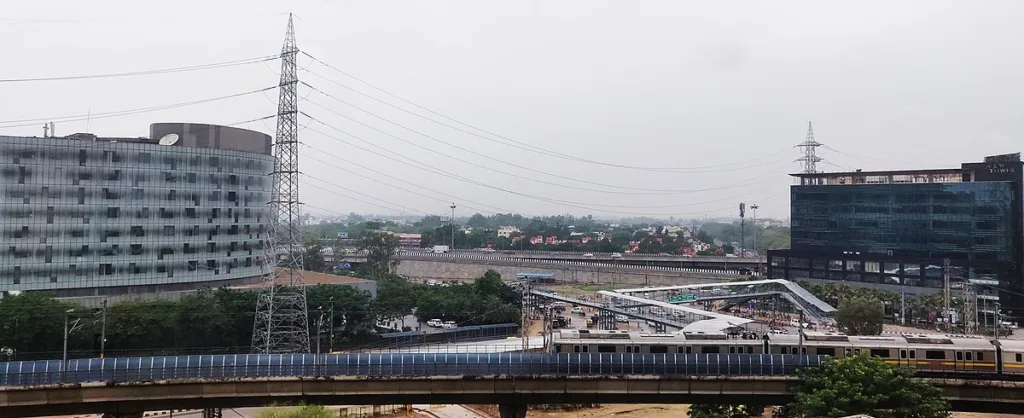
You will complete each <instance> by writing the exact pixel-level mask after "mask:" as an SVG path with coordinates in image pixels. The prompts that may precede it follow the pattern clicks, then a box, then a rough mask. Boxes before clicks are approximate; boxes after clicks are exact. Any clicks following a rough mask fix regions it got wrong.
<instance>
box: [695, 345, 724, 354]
mask: <svg viewBox="0 0 1024 418" xmlns="http://www.w3.org/2000/svg"><path fill="white" fill-rule="evenodd" d="M721 348H722V347H719V346H717V345H705V346H703V347H701V348H700V352H701V353H703V354H718V353H721V352H722V350H721Z"/></svg>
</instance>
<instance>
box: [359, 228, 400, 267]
mask: <svg viewBox="0 0 1024 418" xmlns="http://www.w3.org/2000/svg"><path fill="white" fill-rule="evenodd" d="M359 248H360V249H361V250H366V264H364V266H363V267H364V269H365V271H366V273H367V274H368V275H369V276H370V277H373V278H375V279H378V278H383V277H388V276H390V275H391V273H392V272H394V271H395V269H396V268H398V257H397V256H396V255H397V253H398V237H397V236H395V235H394V234H391V233H387V232H380V231H366V233H365V234H363V239H362V241H361V242H360V244H359Z"/></svg>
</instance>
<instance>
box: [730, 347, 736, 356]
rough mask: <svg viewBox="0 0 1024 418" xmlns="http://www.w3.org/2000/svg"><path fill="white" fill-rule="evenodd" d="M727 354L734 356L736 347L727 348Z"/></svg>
mask: <svg viewBox="0 0 1024 418" xmlns="http://www.w3.org/2000/svg"><path fill="white" fill-rule="evenodd" d="M729 354H736V347H735V346H731V345H730V346H729Z"/></svg>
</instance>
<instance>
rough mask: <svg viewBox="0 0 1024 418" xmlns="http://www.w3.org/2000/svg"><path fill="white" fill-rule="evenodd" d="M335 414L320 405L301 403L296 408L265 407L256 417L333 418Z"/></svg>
mask: <svg viewBox="0 0 1024 418" xmlns="http://www.w3.org/2000/svg"><path fill="white" fill-rule="evenodd" d="M334 416H335V414H334V413H333V412H331V411H328V410H327V409H326V408H324V407H323V406H320V405H303V406H300V407H298V408H267V409H264V410H263V411H260V413H259V415H256V418H334Z"/></svg>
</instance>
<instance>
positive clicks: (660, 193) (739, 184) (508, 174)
mask: <svg viewBox="0 0 1024 418" xmlns="http://www.w3.org/2000/svg"><path fill="white" fill-rule="evenodd" d="M309 103H311V104H314V105H317V106H319V107H321V108H324V109H326V110H328V111H331V110H330V109H329V108H326V107H323V106H321V105H319V104H317V103H316V102H313V101H309ZM331 112H333V111H331ZM300 113H301V114H302V115H304V116H306V117H308V118H310V119H312V120H313V121H315V122H317V123H319V124H321V125H323V126H325V127H327V128H330V129H332V130H335V131H337V132H340V133H342V134H344V135H346V136H349V137H352V138H355V139H358V140H360V141H363V142H365V143H367V144H369V145H370V146H373V147H374V148H378V149H381V150H384V151H386V152H388V153H391V154H394V155H397V156H399V157H402V158H405V159H408V160H411V161H415V160H412V159H410V158H408V157H406V156H404V155H401V154H399V153H396V152H394V151H391V150H388V149H387V148H384V147H382V146H380V145H377V144H375V143H373V142H371V141H367V140H365V139H363V138H360V137H358V136H355V135H353V134H351V133H348V132H347V131H344V130H341V129H338V128H336V127H334V126H332V125H331V124H328V123H326V122H324V121H323V120H320V119H318V118H316V117H313V116H310V115H309V114H308V113H305V112H300ZM375 130H376V129H375ZM378 131H379V130H378ZM379 132H382V133H384V134H386V135H388V136H391V137H394V138H396V139H398V140H400V141H402V142H404V143H408V144H410V145H413V146H415V147H417V148H421V149H424V150H427V151H429V152H431V153H434V154H438V155H441V156H444V157H447V158H450V159H453V160H455V161H458V162H461V163H464V164H468V165H471V166H473V167H477V168H481V169H484V170H487V171H493V172H495V173H498V174H502V175H505V176H508V177H514V178H518V179H522V180H528V181H533V182H537V183H541V184H546V185H549V186H555V187H559V188H564V189H569V190H574V191H578V190H583V191H589V192H595V193H607V194H616V195H633V196H638V195H669V194H685V193H698V192H709V191H717V190H723V189H731V188H737V187H744V186H749V185H750V184H751V182H753V181H756V180H759V179H763V178H764V176H757V177H754V178H750V179H747V180H744V181H742V182H739V183H734V184H730V185H726V186H720V187H711V188H703V189H691V190H673V191H664V190H663V191H646V192H618V191H610V190H600V189H591V188H586V187H574V186H567V185H564V184H560V183H555V182H550V181H545V180H538V179H535V178H531V177H525V176H521V175H518V174H515V173H510V172H507V171H502V170H498V169H495V168H492V167H487V166H485V165H481V164H477V163H474V162H472V161H468V160H465V159H462V158H458V157H454V156H451V155H449V154H445V153H443V152H440V151H437V150H433V149H430V148H429V147H424V146H422V145H419V144H416V143H413V142H411V141H408V140H406V139H403V138H400V137H398V136H395V135H391V134H389V133H387V132H383V131H379ZM346 143H348V142H346ZM349 144H350V145H351V143H349ZM361 149H364V150H365V148H361ZM417 163H419V162H418V161H417ZM419 164H423V163H419ZM424 165H425V164H424ZM519 167H521V166H519ZM521 168H523V169H525V170H530V169H529V168H526V167H521ZM577 181H578V180H577ZM639 190H654V189H639Z"/></svg>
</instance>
